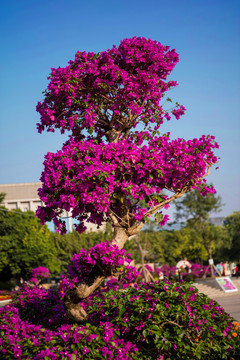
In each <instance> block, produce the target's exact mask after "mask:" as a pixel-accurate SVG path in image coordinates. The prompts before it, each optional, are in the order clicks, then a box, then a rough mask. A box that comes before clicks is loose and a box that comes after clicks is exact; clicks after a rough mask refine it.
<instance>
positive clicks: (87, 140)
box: [37, 37, 218, 321]
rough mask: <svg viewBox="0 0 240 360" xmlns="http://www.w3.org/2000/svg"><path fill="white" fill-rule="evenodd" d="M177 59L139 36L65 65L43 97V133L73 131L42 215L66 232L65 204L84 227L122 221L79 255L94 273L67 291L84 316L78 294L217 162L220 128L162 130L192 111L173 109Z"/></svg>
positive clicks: (48, 179) (72, 308)
mask: <svg viewBox="0 0 240 360" xmlns="http://www.w3.org/2000/svg"><path fill="white" fill-rule="evenodd" d="M178 60H179V57H178V54H177V53H176V52H175V50H171V49H170V48H169V47H168V46H163V45H161V44H160V43H159V42H157V41H152V40H150V39H145V38H137V37H134V38H131V39H124V40H123V41H121V43H120V45H119V46H113V47H112V48H111V49H109V50H107V51H103V52H100V53H93V52H88V53H86V52H77V54H76V56H75V59H74V60H72V61H69V63H68V65H67V66H66V67H65V68H60V67H59V68H57V69H52V70H51V74H50V76H49V85H48V87H47V90H46V91H45V95H44V99H43V101H42V102H39V103H38V105H37V111H38V112H39V114H40V119H41V120H40V122H39V124H38V131H39V132H40V133H41V132H42V131H43V130H45V129H46V130H47V131H52V132H54V131H55V129H60V131H61V133H64V132H65V131H67V132H69V134H70V135H69V139H68V141H67V142H66V143H65V144H64V145H63V147H62V149H61V150H59V151H58V152H56V153H48V154H47V155H46V156H45V161H44V171H43V173H42V177H41V181H42V188H41V189H40V190H39V195H40V198H41V200H42V201H43V202H44V203H45V205H44V206H43V207H40V208H39V209H38V211H37V215H38V216H39V218H40V219H41V221H42V222H43V223H44V222H45V221H48V220H50V219H53V221H54V223H55V225H56V227H57V229H58V230H59V231H61V232H62V233H64V232H65V231H66V229H65V224H64V222H62V220H61V215H62V213H63V212H64V211H68V212H69V211H71V215H72V217H73V218H75V219H77V220H78V221H79V225H77V226H76V230H77V231H79V232H83V231H84V230H85V225H84V222H86V221H87V222H90V223H93V224H97V225H101V224H102V223H104V222H105V221H111V222H112V226H113V229H114V235H113V239H112V242H111V244H107V243H102V244H100V245H98V246H97V247H95V248H93V249H91V252H89V253H86V252H82V253H81V255H80V256H78V257H76V258H75V260H74V264H75V265H74V266H75V268H78V264H81V269H80V265H79V269H78V270H79V271H82V272H83V273H84V274H86V276H85V277H81V281H80V282H79V283H78V285H77V286H75V288H73V289H71V290H70V291H69V292H68V293H67V294H66V296H65V309H66V312H67V315H68V316H69V317H70V318H72V319H73V320H75V321H79V320H83V319H84V318H86V316H87V314H86V312H85V310H84V309H83V308H82V307H81V306H80V305H79V301H80V300H81V299H83V298H86V297H87V296H88V295H89V294H91V293H92V292H93V291H94V290H95V289H96V288H97V287H98V286H99V284H100V283H101V282H102V280H103V279H104V278H105V276H109V275H112V274H113V273H114V272H117V271H118V270H119V267H121V264H122V263H124V261H125V257H126V254H125V253H124V252H123V251H122V250H123V249H122V248H123V246H124V243H125V242H126V240H127V239H128V238H129V237H130V236H132V235H135V234H137V233H138V232H139V231H140V230H141V229H142V227H143V226H144V224H145V222H146V221H147V219H148V218H149V217H150V216H153V215H155V218H156V220H157V221H158V222H159V223H160V224H162V225H163V224H164V223H165V222H166V221H167V219H168V217H167V215H165V216H163V215H162V213H161V209H163V208H167V207H168V206H169V203H170V202H171V201H173V200H175V199H177V198H179V197H181V196H182V195H183V194H185V193H186V192H188V191H190V190H192V189H193V188H197V187H199V185H201V184H202V182H204V181H205V180H204V177H205V176H206V175H207V174H208V172H209V169H210V167H211V166H212V165H214V164H215V163H216V162H217V158H216V156H215V155H214V153H213V151H214V149H215V148H217V147H218V144H217V143H216V142H215V140H214V137H213V136H209V135H208V136H204V135H203V136H201V137H200V138H199V139H193V140H184V139H180V138H178V139H175V140H171V139H170V134H169V133H167V134H161V133H160V127H161V124H162V123H163V122H164V121H165V120H170V118H171V116H172V115H173V116H174V117H175V118H176V119H179V118H180V116H181V115H183V114H184V112H185V110H186V109H185V108H184V107H183V106H181V105H179V104H176V106H175V107H173V108H171V109H167V108H166V104H168V103H169V101H170V99H169V98H167V95H166V94H167V92H168V91H169V89H172V88H174V87H175V86H177V83H176V81H168V80H167V78H168V75H169V74H170V73H171V71H172V70H173V68H174V67H175V65H176V64H177V62H178ZM166 190H167V192H166ZM163 191H165V192H164V193H163ZM210 191H214V190H213V189H211V188H208V187H207V186H206V187H205V188H204V192H206V193H207V192H210ZM168 194H170V195H168ZM142 204H145V205H144V206H142ZM86 266H87V267H88V270H87V271H85V270H86V269H85V268H86Z"/></svg>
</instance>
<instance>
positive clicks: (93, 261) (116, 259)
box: [68, 241, 136, 283]
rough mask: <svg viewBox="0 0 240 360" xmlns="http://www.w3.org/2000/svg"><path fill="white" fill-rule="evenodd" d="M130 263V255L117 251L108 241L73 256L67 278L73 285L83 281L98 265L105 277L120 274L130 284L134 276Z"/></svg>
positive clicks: (122, 250)
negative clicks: (123, 275) (122, 274)
mask: <svg viewBox="0 0 240 360" xmlns="http://www.w3.org/2000/svg"><path fill="white" fill-rule="evenodd" d="M130 262H131V254H127V253H126V250H124V249H119V248H118V246H117V245H115V244H109V243H108V241H105V242H100V243H99V244H97V245H95V246H93V247H92V248H90V249H89V250H88V251H86V250H85V249H82V250H81V251H80V253H79V254H74V255H73V257H72V263H71V264H70V266H69V271H68V277H70V279H71V281H73V282H74V283H78V282H82V281H85V280H86V279H87V278H88V276H89V274H90V272H91V270H92V268H93V267H94V266H95V265H98V266H99V267H100V269H103V271H104V272H106V276H109V275H111V274H112V273H116V272H118V273H121V272H122V273H124V274H125V277H126V279H127V280H128V281H129V282H130V281H131V280H132V278H133V277H135V276H136V273H135V272H134V271H133V268H132V267H130V266H129V265H128V264H129V263H130Z"/></svg>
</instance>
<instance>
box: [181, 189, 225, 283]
mask: <svg viewBox="0 0 240 360" xmlns="http://www.w3.org/2000/svg"><path fill="white" fill-rule="evenodd" d="M175 206H176V214H175V219H176V220H179V219H185V220H186V227H187V228H191V229H194V230H195V231H196V232H197V233H198V234H199V240H200V241H201V243H202V245H203V246H204V248H205V249H206V251H207V253H208V258H209V260H210V263H211V262H212V260H213V253H214V249H215V242H216V241H217V239H218V236H219V229H218V227H216V226H214V225H211V224H210V222H209V217H210V215H211V214H212V213H216V212H218V211H220V210H221V208H222V206H223V204H222V201H221V197H220V196H216V194H215V193H208V194H206V195H205V196H203V195H201V193H200V192H199V191H198V190H197V189H195V190H193V191H192V192H191V193H187V194H186V195H185V196H184V197H183V198H182V199H181V200H180V201H179V202H178V203H176V204H175ZM211 275H212V276H213V267H212V266H211Z"/></svg>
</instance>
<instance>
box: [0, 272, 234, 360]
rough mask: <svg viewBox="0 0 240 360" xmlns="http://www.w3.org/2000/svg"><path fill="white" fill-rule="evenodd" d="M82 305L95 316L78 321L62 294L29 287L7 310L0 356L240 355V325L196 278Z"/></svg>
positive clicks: (103, 294)
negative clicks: (72, 319)
mask: <svg viewBox="0 0 240 360" xmlns="http://www.w3.org/2000/svg"><path fill="white" fill-rule="evenodd" d="M83 305H84V306H85V307H86V308H87V309H88V314H89V316H88V322H87V323H86V322H85V323H82V324H73V323H71V322H70V321H69V320H68V319H67V318H66V316H65V312H64V309H63V303H62V295H61V294H60V293H58V292H56V291H53V290H50V291H46V290H44V289H40V288H38V287H34V288H33V289H28V288H27V287H25V288H23V290H22V294H21V295H20V296H19V297H18V298H17V299H15V300H14V301H13V302H12V303H11V304H9V305H7V306H6V307H4V308H2V309H0V311H1V323H0V334H1V335H0V358H1V357H2V358H4V359H29V360H30V359H31V360H40V359H46V360H49V359H53V360H55V359H72V360H80V359H91V360H92V359H116V360H124V359H159V360H160V359H163V360H166V359H179V360H180V359H181V360H184V359H186V360H187V359H190V358H191V359H202V360H204V359H206V360H209V359H211V360H212V359H218V360H219V359H235V360H237V359H239V357H238V356H239V354H238V350H237V349H239V348H240V336H239V334H240V329H239V324H238V323H237V322H234V319H232V318H231V317H230V316H229V315H228V314H226V313H225V312H224V310H223V309H222V308H221V307H220V306H219V305H218V304H217V303H216V302H215V301H213V300H211V299H209V298H208V297H207V296H205V295H204V294H199V293H198V292H197V289H196V288H194V287H192V286H190V285H189V284H176V283H171V282H170V281H168V280H166V279H165V280H163V281H160V282H154V283H148V284H145V285H144V284H141V285H139V286H137V285H134V286H133V287H132V286H130V287H127V288H125V289H124V290H122V289H121V290H117V291H116V290H113V289H105V290H103V291H98V292H96V293H95V294H93V295H92V296H90V297H89V298H88V299H86V300H85V301H84V302H83Z"/></svg>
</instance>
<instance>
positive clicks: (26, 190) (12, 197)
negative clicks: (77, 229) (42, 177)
mask: <svg viewBox="0 0 240 360" xmlns="http://www.w3.org/2000/svg"><path fill="white" fill-rule="evenodd" d="M41 185H42V183H41V182H31V183H19V184H0V193H5V194H6V196H5V199H4V200H3V203H2V204H3V205H4V206H5V207H6V208H7V209H9V210H14V209H20V210H22V211H27V210H31V211H34V212H35V211H36V210H37V208H38V206H41V205H43V202H42V201H41V200H40V198H39V196H38V189H39V188H40V187H41ZM63 218H66V226H67V229H68V231H70V232H71V231H72V230H73V221H72V218H71V213H66V214H65V215H64V216H63ZM85 226H86V227H87V231H97V226H96V225H94V224H89V223H85ZM49 228H50V229H53V226H50V225H49ZM104 229H105V225H102V226H101V228H100V229H99V230H104Z"/></svg>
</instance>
